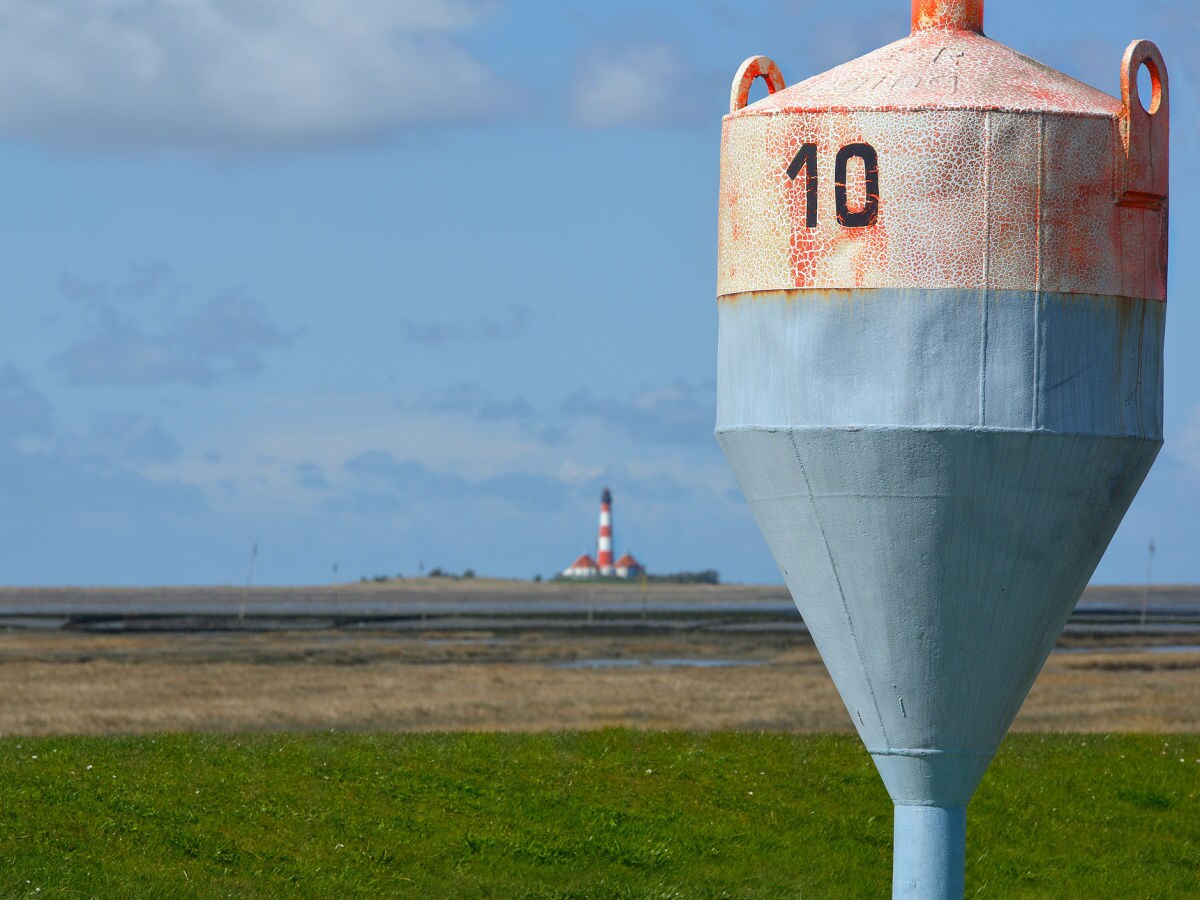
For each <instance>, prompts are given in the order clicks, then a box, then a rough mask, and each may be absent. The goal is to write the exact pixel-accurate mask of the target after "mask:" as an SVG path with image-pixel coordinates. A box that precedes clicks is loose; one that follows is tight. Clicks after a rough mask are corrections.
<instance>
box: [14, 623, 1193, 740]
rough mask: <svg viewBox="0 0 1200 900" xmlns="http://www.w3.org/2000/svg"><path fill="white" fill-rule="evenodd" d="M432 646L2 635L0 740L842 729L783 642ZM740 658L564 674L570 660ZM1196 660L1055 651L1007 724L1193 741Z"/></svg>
mask: <svg viewBox="0 0 1200 900" xmlns="http://www.w3.org/2000/svg"><path fill="white" fill-rule="evenodd" d="M463 638H464V636H463V635H453V636H451V635H447V636H443V637H442V638H441V639H440V640H437V639H435V640H434V641H427V640H425V639H423V638H416V637H408V636H396V635H390V634H361V635H346V634H343V633H340V632H322V633H295V632H292V633H273V634H217V635H90V634H79V633H71V632H49V633H36V632H13V633H7V634H0V693H2V695H3V696H4V697H5V701H4V703H3V704H0V733H2V734H8V735H12V734H64V733H83V734H114V733H136V732H147V731H189V730H204V731H217V730H220V731H229V730H237V731H244V730H245V731H253V730H274V729H327V728H336V729H340V730H358V729H381V730H411V731H425V730H447V729H449V730H459V729H466V730H522V731H524V730H534V731H545V730H555V729H577V728H596V727H601V726H606V725H628V726H634V727H638V728H651V729H660V728H672V729H675V728H678V729H697V730H711V729H767V730H789V731H831V730H832V731H840V730H849V729H850V721H849V718H848V716H847V715H846V711H845V709H844V707H843V706H842V704H841V701H840V700H839V698H838V696H837V693H836V691H835V690H834V688H833V685H832V683H831V682H830V681H829V677H828V675H827V674H826V672H825V669H824V667H823V665H822V664H821V662H820V659H819V657H818V656H817V653H816V651H815V649H814V648H813V647H812V645H811V643H809V642H808V641H807V640H806V639H804V638H800V637H792V636H782V635H763V636H745V635H723V636H713V635H699V634H695V633H680V634H673V635H662V636H659V635H644V634H643V635H628V636H625V635H594V636H593V635H578V634H576V635H554V634H546V633H539V634H530V635H525V636H518V637H513V638H506V637H503V636H500V637H496V638H492V637H489V636H488V635H486V634H480V635H474V636H466V638H467V640H464V639H463ZM598 658H599V659H608V658H626V659H642V660H651V659H664V658H666V659H672V658H673V659H679V658H686V659H738V660H757V661H759V662H761V663H763V664H760V665H746V666H737V667H728V668H701V667H691V666H680V667H663V666H651V665H640V666H636V667H628V668H607V669H605V668H602V669H570V668H560V667H556V666H557V664H561V663H563V662H568V661H570V660H574V659H598ZM1197 698H1200V653H1142V652H1138V653H1132V652H1096V653H1086V654H1055V655H1053V656H1052V657H1051V659H1050V661H1049V663H1048V664H1047V666H1046V669H1045V670H1044V671H1043V673H1042V675H1041V677H1040V678H1039V679H1038V681H1037V683H1036V685H1035V686H1034V688H1033V691H1032V692H1031V694H1030V697H1029V699H1028V701H1027V702H1026V704H1025V707H1024V709H1023V710H1022V712H1021V715H1020V716H1019V717H1018V719H1017V723H1016V728H1017V729H1020V730H1030V731H1037V730H1042V731H1045V730H1053V731H1066V730H1069V731H1148V732H1169V731H1200V703H1197Z"/></svg>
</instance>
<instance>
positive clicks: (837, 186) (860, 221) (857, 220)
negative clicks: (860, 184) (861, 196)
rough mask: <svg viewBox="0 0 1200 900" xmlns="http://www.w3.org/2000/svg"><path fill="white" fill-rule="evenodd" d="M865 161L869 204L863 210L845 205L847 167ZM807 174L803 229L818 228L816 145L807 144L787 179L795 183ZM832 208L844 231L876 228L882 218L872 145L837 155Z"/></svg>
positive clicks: (848, 148) (852, 147) (849, 148)
mask: <svg viewBox="0 0 1200 900" xmlns="http://www.w3.org/2000/svg"><path fill="white" fill-rule="evenodd" d="M855 157H858V158H859V159H861V160H862V161H863V169H864V170H865V172H866V181H867V202H866V203H864V204H863V208H862V209H858V210H852V209H850V207H848V206H847V205H846V166H847V164H848V163H849V162H850V160H851V159H853V158H855ZM801 171H803V172H804V176H805V177H804V225H805V227H806V228H816V227H817V145H816V144H805V145H804V146H802V147H801V148H800V151H799V152H798V153H797V154H796V155H795V156H794V157H793V158H792V161H791V162H790V163H789V164H788V167H787V174H788V178H790V179H792V180H793V181H795V180H796V176H797V175H799V174H800V173H801ZM833 181H834V184H833V205H834V209H835V210H836V212H837V220H838V224H839V225H841V226H842V227H843V228H864V227H866V226H867V225H874V224H875V219H876V218H877V217H878V215H879V156H878V154H876V153H875V148H874V147H872V146H871V145H870V144H847V145H846V146H845V147H843V148H842V149H841V150H839V151H838V154H837V159H835V160H834V164H833Z"/></svg>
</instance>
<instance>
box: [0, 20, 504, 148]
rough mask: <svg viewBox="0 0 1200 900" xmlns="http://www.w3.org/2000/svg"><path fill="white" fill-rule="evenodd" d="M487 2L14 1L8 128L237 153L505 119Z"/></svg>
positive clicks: (5, 25) (36, 134) (4, 130)
mask: <svg viewBox="0 0 1200 900" xmlns="http://www.w3.org/2000/svg"><path fill="white" fill-rule="evenodd" d="M493 6H494V4H493V3H490V2H487V0H342V2H336V3H335V2H329V0H159V2H153V3H151V2H145V0H57V2H54V3H45V2H41V0H0V134H4V135H8V136H10V137H16V138H25V139H34V140H40V141H46V142H50V143H56V144H65V145H69V146H75V147H87V148H90V147H107V148H114V149H124V148H132V149H147V148H149V149H162V148H166V149H185V150H214V149H215V150H226V149H239V148H247V147H251V148H253V147H279V146H285V147H286V146H310V145H314V144H323V143H332V142H344V141H354V140H362V139H365V138H369V137H371V136H374V135H378V134H382V133H386V132H389V131H392V130H394V129H397V128H400V127H403V126H406V125H414V124H422V123H430V122H445V121H458V120H471V119H479V118H484V117H489V116H492V115H494V114H495V113H496V110H497V107H500V106H502V105H503V104H504V102H505V99H506V98H505V97H504V96H503V95H502V94H503V89H502V88H500V87H499V84H500V81H499V79H498V78H497V77H496V76H495V75H494V74H493V73H492V72H491V71H490V70H489V69H488V67H487V66H486V65H484V64H483V63H482V62H480V61H479V60H478V59H476V58H475V57H474V56H472V55H471V54H470V53H469V52H468V51H467V50H465V49H464V48H463V47H462V46H460V45H459V44H457V43H455V41H454V37H455V36H456V33H457V32H459V31H461V30H462V29H464V28H467V27H469V26H471V25H473V24H474V23H476V22H477V21H479V20H480V19H481V18H483V17H484V16H486V15H487V14H488V13H489V12H490V11H491V9H492V8H493Z"/></svg>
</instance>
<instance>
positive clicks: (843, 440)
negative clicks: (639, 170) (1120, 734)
mask: <svg viewBox="0 0 1200 900" xmlns="http://www.w3.org/2000/svg"><path fill="white" fill-rule="evenodd" d="M1164 311H1165V306H1164V304H1162V303H1160V302H1157V301H1146V300H1135V299H1130V298H1124V297H1105V296H1099V297H1098V296H1079V295H1071V294H1055V293H1034V292H1008V291H976V290H922V289H878V290H861V291H821V290H805V291H781V292H765V293H756V294H753V295H741V296H734V297H729V298H723V299H722V301H721V303H720V338H719V343H718V381H717V390H718V398H717V437H718V440H719V442H720V444H721V447H722V448H723V450H724V452H725V454H726V457H727V458H728V460H729V462H730V465H731V466H732V468H733V471H734V473H735V475H736V476H737V479H738V481H739V483H740V485H741V488H742V490H743V492H744V494H745V496H746V499H747V501H748V502H749V505H750V508H751V510H752V511H753V513H754V516H755V518H756V520H757V522H758V524H759V526H760V528H761V530H762V533H763V535H764V537H765V539H766V541H767V544H768V545H769V547H770V549H771V552H772V553H773V555H774V557H775V559H776V561H777V562H778V564H779V566H780V569H781V570H782V572H783V575H784V578H785V580H786V582H787V585H788V587H789V589H790V590H791V593H792V596H793V598H794V600H795V602H796V605H797V607H798V608H799V610H800V612H801V614H802V616H803V617H804V621H805V623H806V624H807V626H808V628H809V631H810V632H811V634H812V636H813V640H814V641H815V643H816V645H817V647H818V649H819V650H820V652H821V656H822V658H823V659H824V661H825V664H826V666H827V668H828V669H829V673H830V675H831V676H832V678H833V680H834V682H835V683H836V685H837V687H838V690H839V692H840V693H841V696H842V699H843V700H844V702H845V704H846V707H847V710H848V711H849V713H850V716H851V718H852V720H853V722H854V725H855V727H856V728H857V729H858V731H859V733H860V735H861V736H862V739H863V741H864V742H865V743H866V745H867V748H868V750H869V751H870V753H871V755H872V758H873V759H874V761H875V765H876V767H877V768H878V770H879V773H880V775H881V776H882V778H883V781H884V783H885V785H886V786H887V789H888V791H889V793H890V794H891V796H892V799H893V801H894V802H895V804H896V820H895V822H896V830H895V848H896V850H895V862H894V885H893V888H894V892H895V896H897V897H961V896H962V889H963V882H962V878H963V874H962V868H963V862H962V860H963V852H964V850H963V848H964V846H965V833H966V832H965V821H966V819H965V809H966V806H967V803H968V802H969V800H970V798H971V795H972V793H973V792H974V790H975V788H976V787H977V785H978V784H979V781H980V779H981V778H982V777H983V774H984V772H985V771H986V769H987V766H988V764H989V762H990V761H991V758H992V756H993V754H994V753H995V752H996V748H997V747H998V746H999V743H1000V741H1001V739H1002V738H1003V736H1004V734H1005V732H1006V731H1007V729H1008V727H1009V725H1010V724H1011V723H1012V720H1013V718H1014V717H1015V716H1016V713H1017V710H1018V709H1019V707H1020V705H1021V703H1022V702H1023V700H1024V698H1025V696H1026V694H1027V693H1028V690H1029V688H1030V686H1031V685H1032V683H1033V681H1034V679H1035V677H1036V676H1037V673H1038V671H1039V670H1040V669H1041V666H1042V664H1043V663H1044V661H1045V659H1046V657H1047V655H1048V654H1049V653H1050V650H1051V648H1052V647H1053V644H1054V641H1055V638H1056V637H1057V635H1058V633H1059V632H1060V631H1061V629H1062V627H1063V625H1064V624H1065V623H1066V620H1067V618H1068V616H1069V615H1070V613H1071V610H1072V608H1073V607H1074V605H1075V603H1076V601H1077V600H1078V598H1079V596H1080V594H1081V593H1082V591H1083V589H1084V587H1085V586H1086V584H1087V581H1088V578H1089V577H1090V576H1091V573H1092V571H1093V570H1094V568H1095V566H1096V564H1097V563H1098V562H1099V559H1100V557H1101V555H1102V554H1103V552H1104V550H1105V548H1106V546H1107V545H1108V542H1109V540H1110V539H1111V538H1112V535H1113V533H1114V532H1115V530H1116V528H1117V525H1118V524H1119V522H1120V520H1121V517H1122V515H1123V514H1124V511H1125V509H1126V508H1127V507H1128V505H1129V503H1130V501H1131V500H1132V498H1133V496H1134V494H1135V493H1136V491H1137V489H1138V487H1139V486H1140V484H1141V482H1142V480H1143V479H1144V477H1145V475H1146V473H1147V472H1148V470H1149V468H1150V466H1151V464H1152V462H1153V461H1154V458H1155V456H1156V455H1157V453H1158V450H1159V447H1160V446H1161V442H1162V335H1163V321H1164Z"/></svg>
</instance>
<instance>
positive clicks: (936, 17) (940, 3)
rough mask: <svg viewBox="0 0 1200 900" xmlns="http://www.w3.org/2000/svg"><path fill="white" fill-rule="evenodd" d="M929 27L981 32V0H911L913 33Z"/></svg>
mask: <svg viewBox="0 0 1200 900" xmlns="http://www.w3.org/2000/svg"><path fill="white" fill-rule="evenodd" d="M929 28H953V29H956V30H958V31H976V32H979V33H980V34H982V33H983V0H913V5H912V30H913V34H916V33H917V32H918V31H925V30H926V29H929Z"/></svg>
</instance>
